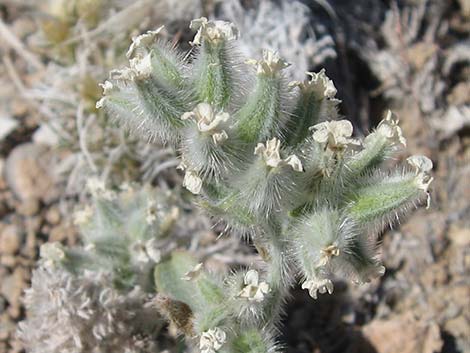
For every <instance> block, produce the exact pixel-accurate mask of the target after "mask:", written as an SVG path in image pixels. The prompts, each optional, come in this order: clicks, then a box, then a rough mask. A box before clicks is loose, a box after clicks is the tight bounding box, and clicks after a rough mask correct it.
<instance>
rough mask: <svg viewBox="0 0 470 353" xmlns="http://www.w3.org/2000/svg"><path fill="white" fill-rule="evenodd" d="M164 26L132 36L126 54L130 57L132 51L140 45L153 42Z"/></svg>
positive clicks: (144, 45)
mask: <svg viewBox="0 0 470 353" xmlns="http://www.w3.org/2000/svg"><path fill="white" fill-rule="evenodd" d="M163 28H164V26H161V27H159V28H157V29H156V30H155V31H148V32H147V33H144V34H141V35H140V36H137V37H134V38H133V39H132V44H131V46H130V47H129V50H128V51H127V53H126V56H127V57H128V58H130V57H131V56H132V55H134V52H135V51H136V50H137V49H138V48H140V47H146V46H148V45H150V44H153V43H154V42H155V39H156V37H157V36H158V35H159V33H160V32H161V31H162V29H163Z"/></svg>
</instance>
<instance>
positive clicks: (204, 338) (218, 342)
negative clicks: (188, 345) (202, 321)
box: [199, 327, 227, 353]
mask: <svg viewBox="0 0 470 353" xmlns="http://www.w3.org/2000/svg"><path fill="white" fill-rule="evenodd" d="M225 342H227V334H226V333H225V332H224V331H223V330H221V329H220V328H218V327H216V328H213V329H209V330H207V331H206V332H203V334H202V335H201V338H200V340H199V349H200V350H201V353H215V352H217V351H218V350H219V349H220V348H221V347H222V346H223V345H224V343H225Z"/></svg>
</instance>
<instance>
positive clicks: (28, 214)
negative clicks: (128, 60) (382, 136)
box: [0, 1, 470, 353]
mask: <svg viewBox="0 0 470 353" xmlns="http://www.w3.org/2000/svg"><path fill="white" fill-rule="evenodd" d="M465 4H466V2H465V1H463V2H462V3H461V5H460V6H461V7H462V9H463V8H464V7H465ZM469 7H470V6H469ZM453 8H454V9H456V10H455V11H457V9H459V7H458V6H457V5H455V6H454V7H453ZM455 11H454V12H450V13H448V14H447V15H446V16H449V18H450V19H451V20H450V21H451V24H452V23H453V24H454V26H457V27H454V28H452V27H450V28H449V32H452V31H453V32H452V33H455V32H456V31H457V33H460V32H458V31H459V30H460V31H462V28H461V26H465V18H464V20H462V19H461V18H460V19H459V16H458V15H456V13H455ZM467 11H468V9H467ZM0 13H1V15H2V18H3V20H4V21H5V23H7V25H8V26H9V27H10V30H11V31H13V33H15V34H16V36H17V37H18V38H20V39H21V38H24V37H25V36H26V34H27V33H29V32H31V31H32V30H34V24H32V23H30V22H28V21H26V20H24V18H22V17H17V16H16V15H15V16H13V15H12V14H11V13H9V12H8V5H2V4H1V3H0ZM466 19H467V21H468V17H466ZM452 21H453V22H452ZM1 25H2V26H3V24H1ZM459 26H460V27H459ZM466 26H467V29H466V30H468V22H467V24H466ZM455 28H457V29H455ZM459 28H460V29H459ZM0 30H1V28H0ZM2 33H3V32H2ZM459 35H460V34H456V36H459ZM20 43H21V42H20ZM467 43H468V42H467ZM415 44H416V43H415ZM440 44H441V43H437V44H436V45H440ZM467 45H468V44H467ZM22 49H23V48H22V47H21V46H20V47H17V46H16V47H15V43H13V44H12V43H11V42H8V43H2V42H1V41H0V56H1V58H0V59H1V60H2V65H0V105H1V109H0V353H15V352H22V347H21V344H20V343H19V342H18V340H17V339H16V338H15V330H16V323H17V322H18V321H19V320H21V319H22V318H23V317H24V308H23V306H22V301H21V296H22V292H23V290H24V289H25V288H27V287H28V285H29V280H30V273H31V269H32V268H33V267H34V265H35V261H36V260H37V257H38V248H39V246H40V245H41V244H43V243H44V242H46V241H60V242H62V243H64V244H68V245H72V244H74V243H76V242H77V231H76V229H75V227H74V226H73V224H72V222H71V217H70V214H71V213H72V211H73V209H74V207H75V206H76V204H77V202H78V197H77V196H76V195H67V194H64V189H65V186H64V178H63V177H62V176H58V175H57V173H56V171H55V170H54V168H52V166H54V165H57V161H60V160H64V159H65V158H66V157H67V156H68V154H69V153H70V152H69V151H67V149H66V148H49V147H45V146H44V145H42V144H39V143H37V142H35V141H34V140H33V133H34V132H35V131H36V130H37V129H38V127H39V126H40V125H41V121H42V119H43V116H42V114H41V112H40V110H41V109H40V107H38V106H37V105H36V103H34V102H31V101H28V99H27V98H25V97H24V96H22V95H21V87H22V85H30V84H32V83H33V82H36V81H37V80H40V77H39V78H38V77H37V76H35V75H34V74H30V73H29V72H30V71H29V70H28V67H27V65H26V64H25V53H24V52H22ZM26 53H27V52H26ZM419 53H421V54H422V53H423V47H420V49H419ZM430 55H433V54H430ZM436 55H438V54H436ZM441 55H444V56H445V55H447V54H446V53H441ZM26 57H27V55H26ZM412 57H413V58H416V56H412ZM428 59H429V58H428V57H426V55H425V58H424V59H423V60H424V61H426V60H428ZM444 59H445V57H444ZM440 60H443V59H442V57H441V58H440ZM29 64H31V63H29ZM415 64H416V63H415ZM424 66H425V65H422V66H420V65H419V63H418V64H416V65H415V66H414V68H413V70H414V75H415V76H416V75H418V74H419V73H420V72H422V70H424ZM355 67H356V69H357V70H358V72H353V73H352V75H356V76H355V80H356V81H357V80H358V77H360V75H361V72H360V70H361V69H362V66H361V65H356V66H355ZM453 70H454V71H453V75H454V76H449V77H451V78H450V79H449V77H446V79H445V80H444V82H445V84H446V85H447V86H446V87H445V88H444V89H442V90H441V91H440V92H441V93H439V94H440V96H439V99H440V100H441V101H444V102H445V107H446V108H451V107H453V106H455V107H462V106H464V107H468V105H469V104H470V101H469V96H470V95H469V93H470V87H469V83H468V77H469V75H470V69H469V67H468V66H465V65H464V66H462V65H461V64H459V65H458V66H457V67H456V68H454V69H453ZM434 74H435V75H439V73H437V71H434ZM457 74H458V76H459V77H460V78H459V79H456V78H455V77H456V75H457ZM462 76H463V77H466V80H465V79H464V80H463V81H462V80H461V77H462ZM439 78H440V77H437V79H439ZM333 79H334V77H333ZM335 82H336V80H335ZM361 90H363V91H364V92H365V94H366V95H365V97H366V100H367V102H368V103H367V104H368V105H367V106H368V107H369V108H368V109H365V110H366V113H364V112H363V111H364V104H358V106H359V107H356V110H357V111H358V112H361V114H360V116H361V117H362V118H363V119H362V124H363V129H364V130H366V129H368V128H370V127H371V126H373V125H374V122H375V121H376V120H377V117H376V116H375V115H376V111H375V110H376V109H375V108H376V107H378V106H385V105H390V106H392V107H394V108H395V111H397V113H398V115H399V116H400V117H401V118H402V123H403V130H404V134H405V136H407V139H408V141H409V148H408V151H407V153H410V154H416V153H423V154H426V155H428V156H430V157H431V158H432V159H433V162H434V164H435V182H434V184H433V196H432V205H431V208H430V209H429V210H425V209H419V210H417V211H416V212H413V213H412V214H410V215H407V220H406V221H404V222H403V223H402V224H401V225H399V226H398V225H397V226H396V227H394V229H393V230H391V231H388V232H387V233H386V234H384V235H383V239H382V242H383V245H382V249H383V261H384V263H385V265H386V268H387V272H386V274H385V276H384V277H383V278H382V279H381V280H380V281H377V282H374V283H371V284H368V285H367V286H364V287H353V286H349V285H347V284H343V285H341V284H340V283H338V284H335V293H334V294H333V295H331V296H321V297H320V298H319V299H318V300H317V301H313V300H312V299H311V298H310V297H309V296H308V295H307V294H306V293H305V291H301V290H300V289H295V290H294V291H293V299H292V301H291V303H290V304H289V306H288V308H287V315H286V317H285V319H284V325H283V326H284V329H283V332H282V340H283V342H284V343H285V344H286V346H287V352H289V353H328V352H351V353H352V352H357V353H359V352H361V353H367V352H376V353H398V352H404V353H433V352H436V353H437V352H442V353H452V352H461V353H467V352H470V201H469V200H470V134H469V126H468V125H465V124H464V123H462V124H461V125H459V126H457V127H453V128H452V127H451V126H450V125H452V121H454V120H452V117H451V118H450V119H451V121H450V122H449V121H446V120H444V118H445V117H446V116H447V115H444V113H443V114H442V115H443V120H442V121H443V122H437V123H436V121H435V120H433V119H434V118H435V117H434V116H431V114H428V113H426V112H425V111H423V107H422V105H420V102H419V101H418V100H416V99H415V97H413V96H411V97H406V96H403V97H402V98H401V99H397V98H396V97H395V98H394V99H389V98H386V97H385V96H384V94H383V93H379V94H378V95H377V85H375V86H374V85H373V84H370V82H366V83H364V84H362V85H361ZM340 93H341V90H340ZM343 94H344V95H345V96H346V95H347V94H348V92H347V91H345V92H344V93H343ZM345 98H346V100H347V97H345ZM361 109H362V110H361ZM377 109H378V108H377ZM456 109H457V108H456ZM351 110H352V109H351V108H350V109H349V111H351ZM446 111H447V112H448V110H446ZM462 114H463V115H465V118H466V119H467V121H468V119H470V117H469V116H468V114H470V113H469V110H468V108H467V110H466V111H464V112H463V113H462ZM364 117H365V118H364ZM431 117H432V118H431ZM358 124H361V121H358ZM443 125H445V126H443ZM403 157H404V156H403ZM64 195H65V196H64Z"/></svg>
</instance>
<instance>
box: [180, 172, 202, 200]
mask: <svg viewBox="0 0 470 353" xmlns="http://www.w3.org/2000/svg"><path fill="white" fill-rule="evenodd" d="M183 187H185V188H186V189H188V190H189V191H191V192H192V193H193V194H195V195H197V194H199V193H200V192H201V188H202V179H201V178H199V176H198V175H197V174H196V173H195V172H193V171H187V172H186V174H185V175H184V179H183Z"/></svg>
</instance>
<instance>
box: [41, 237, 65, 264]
mask: <svg viewBox="0 0 470 353" xmlns="http://www.w3.org/2000/svg"><path fill="white" fill-rule="evenodd" d="M39 254H40V256H41V259H42V260H43V264H44V266H45V267H47V268H52V267H54V266H55V264H56V263H58V262H60V261H62V260H63V259H65V251H64V247H63V246H62V244H60V243H59V242H53V243H45V244H43V245H41V247H40V249H39Z"/></svg>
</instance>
